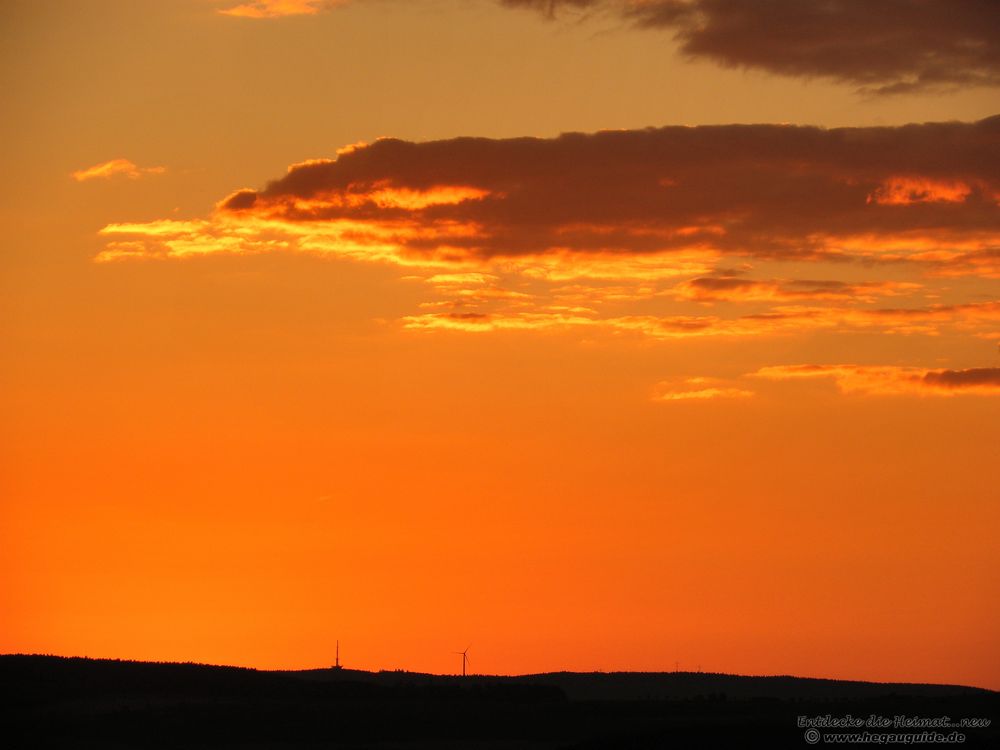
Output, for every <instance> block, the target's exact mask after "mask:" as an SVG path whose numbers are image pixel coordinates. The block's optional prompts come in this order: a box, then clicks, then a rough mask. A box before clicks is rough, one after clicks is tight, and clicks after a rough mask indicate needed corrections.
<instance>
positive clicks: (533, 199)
mask: <svg viewBox="0 0 1000 750" xmlns="http://www.w3.org/2000/svg"><path fill="white" fill-rule="evenodd" d="M912 185H917V186H919V189H911V188H910V187H908V186H912ZM998 201H1000V117H994V118H990V119H987V120H983V121H980V122H977V123H935V124H924V125H907V126H902V127H885V128H841V129H833V130H826V129H822V128H815V127H793V126H780V125H731V126H703V127H692V128H686V127H669V128H661V129H646V130H636V131H613V132H601V133H596V134H591V135H584V134H579V133H572V134H565V135H562V136H560V137H558V138H553V139H539V138H516V139H507V140H491V139H485V138H457V139H454V140H445V141H432V142H427V143H411V142H406V141H401V140H394V139H385V140H379V141H376V142H375V143H373V144H371V145H367V146H360V147H356V148H354V149H353V150H350V151H347V152H345V153H342V154H340V155H339V156H338V158H337V159H336V160H331V161H326V160H321V161H313V162H307V163H304V164H301V165H295V166H293V167H292V168H290V170H289V172H288V174H287V175H285V176H284V177H282V178H280V179H278V180H275V181H273V182H271V183H269V184H268V185H267V187H266V188H265V189H263V190H261V191H260V192H259V193H254V192H253V191H247V190H241V191H239V192H237V193H235V194H233V195H232V196H230V197H229V198H228V199H226V200H225V201H223V203H222V204H221V208H222V210H223V211H228V212H234V213H239V212H241V211H242V212H252V213H253V214H255V215H264V216H268V217H271V218H280V219H282V220H285V221H293V222H295V221H333V220H337V219H350V220H355V221H361V222H375V223H378V224H379V225H380V226H383V227H385V226H390V227H391V226H403V225H407V224H409V225H419V226H420V227H421V230H422V231H421V232H419V233H416V234H412V235H410V236H407V237H405V238H404V239H402V240H401V242H402V243H403V244H405V246H406V247H407V248H408V249H409V250H410V251H412V252H414V253H421V252H424V253H431V252H434V251H437V250H440V249H441V248H442V247H444V246H447V247H448V248H452V249H454V250H456V251H458V252H463V253H466V254H468V255H471V256H477V257H496V256H518V255H526V254H535V253H540V252H547V251H550V250H553V249H560V248H561V249H569V250H573V251H580V252H589V251H601V252H631V253H648V252H658V251H665V250H672V249H679V248H688V249H689V248H692V247H699V248H708V249H712V250H717V251H721V252H730V253H742V254H750V255H755V256H757V257H775V258H795V257H802V258H815V257H831V258H835V257H838V256H839V254H842V253H844V252H845V251H844V249H843V245H844V243H842V242H840V243H839V244H838V241H834V240H831V239H830V238H844V237H857V236H864V237H865V238H866V239H865V242H866V248H867V249H866V250H865V251H864V252H865V253H868V254H869V255H871V256H872V257H876V256H878V255H879V253H881V252H882V249H881V248H880V247H879V238H880V237H889V236H892V237H894V238H895V240H894V241H895V242H896V249H897V251H898V244H899V238H900V237H904V238H911V239H912V241H913V243H914V247H919V246H921V243H925V244H926V241H927V240H928V239H931V240H933V241H934V242H935V243H937V246H938V247H947V246H948V243H949V242H954V243H956V245H961V248H962V252H963V253H969V252H979V253H985V254H986V256H985V257H986V259H987V260H988V259H989V257H990V253H993V256H994V257H995V252H993V249H994V248H996V247H997V245H998V241H997V240H998V236H1000V234H998V231H997V228H998V227H1000V205H998ZM460 230H461V231H460ZM970 243H972V244H971V245H970ZM977 243H978V244H977ZM977 247H978V248H979V249H978V250H977V249H976V248H977ZM852 252H853V251H852ZM897 254H898V253H897ZM939 257H940V256H939V255H938V256H935V258H939ZM972 268H973V271H974V272H976V267H975V266H972ZM983 268H984V269H985V270H984V273H985V271H987V270H989V268H988V267H987V266H986V265H985V261H984V266H983ZM980 270H983V269H980Z"/></svg>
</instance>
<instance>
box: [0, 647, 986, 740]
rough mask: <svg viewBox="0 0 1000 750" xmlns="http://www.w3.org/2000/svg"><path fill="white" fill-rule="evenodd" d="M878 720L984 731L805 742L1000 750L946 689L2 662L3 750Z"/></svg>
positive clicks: (961, 695)
mask: <svg viewBox="0 0 1000 750" xmlns="http://www.w3.org/2000/svg"><path fill="white" fill-rule="evenodd" d="M872 715H875V716H878V717H885V719H886V720H887V721H890V722H891V721H894V720H895V717H899V716H905V717H907V718H908V719H912V718H913V717H920V718H922V719H925V720H932V721H933V720H938V721H941V719H942V718H943V717H949V719H948V720H949V721H950V722H953V723H955V724H958V723H959V722H961V720H963V719H988V720H990V721H991V722H992V723H991V724H990V726H988V727H936V728H913V727H907V728H895V727H893V726H891V725H890V726H888V727H879V728H876V727H871V726H861V727H854V728H844V727H835V728H828V727H821V728H819V729H817V730H816V731H817V732H819V734H818V735H815V736H812V737H810V739H816V740H818V744H819V745H820V746H829V745H831V744H843V743H842V742H841V743H834V742H833V741H832V740H837V739H838V736H833V735H841V734H843V733H864V732H868V733H870V735H874V734H883V735H884V734H886V733H890V734H894V735H899V734H901V733H906V734H916V735H920V734H922V733H924V732H927V733H929V734H926V735H924V741H923V742H921V743H919V744H922V745H924V746H931V747H935V746H941V745H951V746H956V745H959V746H964V747H970V746H971V747H1000V731H998V726H997V725H996V721H997V720H998V719H1000V693H995V692H991V691H988V690H981V689H977V688H968V687H959V686H949V685H910V684H878V683H864V682H841V681H833V680H813V679H802V678H796V677H738V676H733V675H721V674H701V673H683V672H682V673H665V674H658V673H657V674H653V673H610V674H604V673H597V674H574V673H556V674H543V675H529V676H523V677H480V676H470V677H467V678H461V677H443V676H436V675H423V674H414V673H408V672H377V673H373V672H360V671H354V670H347V669H343V670H310V671H303V672H260V671H255V670H249V669H238V668H235V667H211V666H203V665H197V664H149V663H142V662H123V661H104V660H100V661H99V660H91V659H66V658H60V657H49V656H0V746H2V747H8V748H22V747H23V748H36V747H37V748H44V747H61V748H101V749H102V750H105V749H108V750H111V749H118V748H147V747H149V748H261V749H264V748H379V749H385V750H390V749H395V748H470V749H474V750H475V749H482V750H486V749H490V750H492V749H493V748H505V749H506V748H579V749H580V750H585V749H589V748H626V749H627V748H682V749H683V748H699V747H705V748H728V747H747V746H751V747H756V746H761V747H800V748H803V747H809V746H810V744H812V743H807V742H806V737H805V732H806V731H807V729H806V728H804V727H799V726H798V721H799V719H798V717H800V716H805V717H810V718H816V717H826V716H829V717H830V718H831V719H843V718H845V717H847V716H851V717H854V718H855V719H861V720H862V721H867V720H868V718H869V717H870V716H872ZM956 732H957V733H958V734H959V735H961V736H962V737H963V740H959V739H958V738H957V736H956V734H955V733H956ZM937 736H939V737H940V739H938V737H937ZM839 739H841V740H842V739H843V738H842V737H840V738H839ZM935 740H936V741H935ZM884 741H885V740H884V739H883V742H884ZM869 742H870V743H872V744H874V742H873V741H872V740H869ZM875 742H877V740H875ZM896 742H899V740H898V739H897V740H896ZM911 742H912V739H911ZM851 744H855V743H854V742H852V743H851ZM865 744H868V743H865ZM893 744H895V743H893Z"/></svg>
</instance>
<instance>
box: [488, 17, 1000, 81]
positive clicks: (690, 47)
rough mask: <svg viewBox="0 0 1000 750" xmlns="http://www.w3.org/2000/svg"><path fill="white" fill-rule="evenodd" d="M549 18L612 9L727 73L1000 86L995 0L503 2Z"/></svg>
mask: <svg viewBox="0 0 1000 750" xmlns="http://www.w3.org/2000/svg"><path fill="white" fill-rule="evenodd" d="M501 2H503V4H504V5H507V6H511V7H526V8H533V9H536V10H541V11H544V12H546V13H548V14H550V15H552V14H554V13H555V12H556V11H557V10H558V9H559V8H561V7H574V8H589V9H595V10H606V11H609V12H614V13H618V14H620V15H622V16H623V17H625V18H627V19H629V20H630V21H632V22H633V23H635V24H636V25H638V26H641V27H646V28H662V29H666V30H671V31H673V32H674V36H675V38H676V39H677V40H678V41H679V42H680V45H681V50H682V52H684V53H685V54H687V55H689V56H691V57H695V58H707V59H711V60H714V61H716V62H719V63H721V64H723V65H726V66H733V67H745V68H757V69H761V70H766V71H769V72H772V73H778V74H781V75H790V76H799V77H814V76H819V77H827V78H832V79H835V80H838V81H843V82H847V83H850V84H854V85H856V86H858V87H859V88H861V89H862V90H863V91H865V92H869V93H877V94H892V93H902V92H910V91H919V90H925V89H940V88H952V87H956V86H969V85H987V86H996V85H1000V9H998V7H997V2H996V0H877V1H873V0H754V1H753V2H748V1H747V0H501Z"/></svg>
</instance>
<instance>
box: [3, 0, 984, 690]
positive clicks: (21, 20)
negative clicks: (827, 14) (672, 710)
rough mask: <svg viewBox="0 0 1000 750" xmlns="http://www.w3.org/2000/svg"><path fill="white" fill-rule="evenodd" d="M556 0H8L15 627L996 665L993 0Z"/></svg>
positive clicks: (9, 545) (856, 668)
mask: <svg viewBox="0 0 1000 750" xmlns="http://www.w3.org/2000/svg"><path fill="white" fill-rule="evenodd" d="M431 5H433V8H434V11H433V12H429V11H428V10H427V9H428V8H429V7H430V6H431ZM547 5H548V4H547V3H532V2H517V1H516V0H515V1H514V2H505V3H504V2H493V0H476V1H475V2H472V1H470V2H459V0H455V1H454V2H450V0H448V1H443V2H440V3H429V4H425V3H418V2H413V3H409V2H408V3H379V2H369V1H366V0H355V1H354V2H339V3H324V2H310V1H301V2H300V1H295V2H293V1H291V0H281V2H267V1H265V0H258V1H255V2H247V3H239V2H229V3H226V2H213V0H178V1H177V2H171V3H134V2H131V1H127V0H99V1H98V0H95V2H93V3H87V4H80V3H69V2H56V1H55V0H33V1H32V2H28V1H27V0H24V1H20V0H18V1H15V2H10V3H6V4H4V6H3V7H2V8H0V24H2V25H3V28H4V29H5V30H6V32H7V33H6V34H5V37H6V38H7V39H9V44H7V45H5V47H4V49H3V51H2V52H0V55H2V60H0V86H2V87H3V90H4V91H5V92H6V93H5V99H6V102H5V112H6V113H7V115H6V117H5V118H4V120H3V121H2V122H0V130H2V133H0V136H2V141H0V142H2V143H3V146H2V147H0V149H2V153H3V156H4V163H5V164H6V165H7V170H6V179H5V180H4V182H3V183H2V184H0V196H2V200H0V223H2V228H3V232H4V235H3V236H4V254H3V256H2V257H3V260H2V271H0V284H2V292H3V294H2V296H0V335H2V337H3V340H4V346H3V347H2V350H0V357H2V361H0V620H2V622H3V623H4V625H3V627H2V628H0V651H2V652H43V653H59V654H72V655H89V656H101V657H120V658H139V659H157V660H185V661H186V660H191V661H205V662H213V663H230V664H240V665H249V666H257V667H267V668H277V667H288V668H296V667H313V666H322V665H325V664H329V663H330V662H331V661H332V650H333V649H332V645H333V642H334V640H337V639H339V640H340V642H341V653H342V656H343V660H344V662H345V663H346V664H347V665H348V666H354V667H361V668H369V669H379V668H386V669H390V668H406V669H415V670H426V671H436V672H454V671H456V669H457V668H458V666H460V664H459V663H458V662H457V661H456V657H454V656H453V654H452V653H451V652H453V651H455V650H460V649H463V648H465V647H466V646H469V645H471V649H470V652H469V655H470V658H471V659H472V669H473V670H474V671H482V672H496V673H525V672H536V671H545V670H559V669H570V670H592V669H602V670H661V669H673V668H674V665H675V663H677V662H679V663H680V666H681V668H682V669H696V668H701V669H704V670H712V671H728V672H739V673H754V674H799V675H805V676H823V677H836V678H855V679H872V680H906V681H918V680H919V681H934V682H950V683H967V684H976V685H983V686H988V687H993V688H1000V643H998V639H997V636H996V633H997V623H998V621H1000V605H998V603H997V597H996V591H997V590H998V584H1000V574H998V572H1000V553H998V549H1000V548H998V546H997V544H996V541H995V540H996V536H997V530H998V527H1000V507H998V500H1000V495H998V493H997V490H996V486H995V484H996V482H995V469H996V465H997V459H998V450H997V446H998V445H1000V426H998V425H1000V361H998V359H1000V358H998V343H1000V256H998V246H1000V245H998V243H1000V171H998V165H1000V158H998V157H1000V153H998V152H1000V120H998V119H997V118H995V117H993V115H995V114H996V112H995V111H994V108H995V101H996V98H995V97H996V81H997V72H996V71H995V70H994V69H992V68H990V65H991V63H990V62H989V61H988V60H982V59H979V58H974V57H969V55H971V54H972V53H971V52H968V51H967V50H969V49H973V48H974V46H970V45H965V46H963V45H961V44H958V43H957V42H956V43H955V44H952V42H955V40H959V41H960V40H961V39H967V38H969V35H970V34H974V33H977V32H976V31H975V30H976V29H978V28H980V27H981V26H982V24H981V23H978V22H977V21H976V18H975V17H973V15H971V13H972V11H969V14H970V15H963V13H964V12H965V11H964V10H962V9H963V8H965V7H966V6H965V5H964V4H962V3H958V4H956V5H953V6H952V7H953V8H957V9H958V10H953V11H952V13H953V15H954V20H953V22H952V21H949V23H948V24H943V23H941V22H940V20H939V19H937V18H936V17H934V16H926V17H924V16H919V15H918V14H915V15H914V16H913V17H912V18H909V19H903V20H902V21H901V22H900V26H899V29H900V33H899V39H901V40H903V41H901V42H899V43H900V44H917V43H918V41H915V40H919V43H924V42H926V40H927V39H930V40H931V42H929V43H934V44H938V45H941V50H943V51H942V52H941V54H942V55H944V54H947V55H950V57H948V58H947V59H948V60H949V61H950V62H949V65H950V66H951V67H949V68H948V70H949V72H948V74H947V75H944V74H940V73H937V74H936V73H935V72H934V71H933V70H930V69H922V68H914V69H909V68H906V67H905V65H904V64H903V63H900V62H899V60H901V59H907V58H906V56H905V55H901V56H900V57H898V58H897V57H893V56H891V55H889V54H888V52H886V54H885V56H884V57H879V56H877V55H876V57H874V58H872V60H871V61H870V63H869V64H868V66H867V67H864V66H862V67H859V65H858V64H856V61H855V62H850V61H847V62H844V63H843V64H842V65H841V67H831V65H832V64H828V63H826V62H824V61H823V60H814V59H811V58H809V59H805V58H801V57H800V58H796V59H798V60H799V62H798V63H794V64H793V62H794V61H793V62H789V59H787V58H786V57H783V56H782V54H781V50H780V49H779V50H778V51H777V52H772V51H762V50H761V49H758V48H757V47H754V45H753V44H752V43H748V42H747V40H750V42H753V40H754V39H756V38H757V37H758V36H759V35H760V30H759V28H757V27H756V26H754V25H752V24H751V26H750V27H748V29H747V30H746V37H745V38H742V39H731V38H730V37H728V36H726V35H722V34H714V32H713V29H715V26H713V17H712V16H710V15H708V16H705V17H704V18H705V19H706V20H705V24H704V25H703V26H702V27H699V28H701V31H698V30H697V29H694V27H689V26H687V25H685V24H686V23H687V20H685V19H686V17H682V18H680V19H679V20H677V21H676V22H672V23H674V25H673V26H663V25H662V24H661V23H659V22H657V23H652V22H650V20H649V17H647V16H644V15H642V14H643V13H645V12H646V10H647V9H648V8H650V7H652V6H655V5H656V2H651V3H646V4H642V3H631V4H630V3H627V2H623V3H616V2H611V0H608V2H603V1H598V0H594V1H593V2H589V1H584V2H578V3H575V4H574V3H568V4H566V3H563V4H559V3H557V4H556V5H557V6H560V7H558V8H557V13H556V14H555V17H554V18H552V17H548V14H547V13H545V12H542V13H539V12H537V11H538V10H539V9H541V10H543V11H544V10H545V8H544V7H542V6H547ZM569 5H575V6H576V7H575V9H574V8H573V7H562V6H569ZM793 5H794V4H793ZM512 6H525V7H520V8H518V7H512ZM806 6H807V4H803V7H806ZM718 7H719V8H725V7H726V3H719V4H718ZM788 7H789V8H791V7H792V6H791V5H789V6H788ZM844 7H851V4H850V3H848V4H845V6H844ZM859 7H860V6H859ZM969 7H972V6H971V5H970V6H969ZM720 12H721V11H720ZM788 13H790V14H793V11H792V10H788ZM807 20H808V19H807ZM836 20H837V19H833V20H832V21H831V23H830V24H829V25H828V30H827V31H826V32H825V33H827V34H829V41H830V43H831V44H834V43H837V40H838V37H837V34H838V33H839V31H838V30H839V29H840V26H839V25H838V23H836V22H835V21H836ZM870 22H871V23H872V24H875V23H877V19H875V18H874V17H873V18H872V19H870ZM796 23H797V21H796V18H795V17H794V14H793V15H790V16H789V20H788V24H787V27H788V28H798V27H797V26H796ZM803 24H804V25H803V27H802V28H806V26H807V25H808V24H805V22H804V21H803ZM922 25H923V26H922ZM924 27H927V28H933V29H934V33H933V34H931V33H929V32H928V34H921V33H918V32H920V30H921V28H924ZM725 28H731V27H730V26H726V27H725ZM810 28H811V27H810ZM910 32H912V35H911V36H908V35H907V34H909V33H910ZM949 34H950V35H952V37H954V38H952V37H949V36H948V35H949ZM678 35H679V36H678ZM876 36H877V35H874V34H873V36H872V38H873V39H874V38H876ZM856 41H857V44H856V45H855V46H854V49H855V54H856V55H858V56H863V55H865V54H868V53H869V51H870V50H868V48H867V47H866V46H865V45H866V44H867V43H868V42H867V41H866V38H860V39H858V40H856ZM786 43H787V44H789V45H791V44H792V43H791V42H789V41H787V40H786ZM873 44H874V43H873ZM682 46H683V50H681V47H682ZM875 48H876V49H877V46H876V47H875ZM866 50H868V51H866ZM962 50H966V51H964V52H963V51H962ZM513 51H516V54H514V53H513ZM897 51H898V50H897ZM903 51H905V50H903ZM911 57H912V59H917V57H916V56H911ZM920 59H924V58H920ZM803 60H804V61H803ZM719 63H722V65H720V64H719ZM800 63H801V65H800ZM797 65H799V66H800V67H796V66H797ZM726 66H729V67H726ZM802 66H804V67H802ZM803 74H806V75H803ZM719 123H724V124H721V125H720V124H719ZM740 123H755V124H751V125H739V124H740ZM762 123H773V124H762ZM560 134H567V135H560Z"/></svg>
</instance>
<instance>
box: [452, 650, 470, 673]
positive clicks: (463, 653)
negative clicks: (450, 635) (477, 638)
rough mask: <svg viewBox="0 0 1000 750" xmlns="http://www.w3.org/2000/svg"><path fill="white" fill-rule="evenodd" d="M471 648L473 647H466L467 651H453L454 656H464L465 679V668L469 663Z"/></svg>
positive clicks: (463, 669)
mask: <svg viewBox="0 0 1000 750" xmlns="http://www.w3.org/2000/svg"><path fill="white" fill-rule="evenodd" d="M470 648H472V646H466V647H465V651H452V653H453V654H461V655H462V677H465V667H466V665H467V664H468V663H469V649H470Z"/></svg>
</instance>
